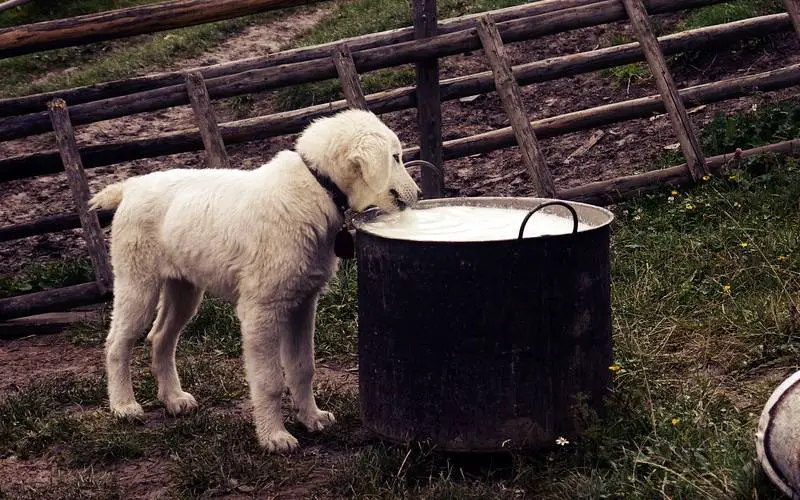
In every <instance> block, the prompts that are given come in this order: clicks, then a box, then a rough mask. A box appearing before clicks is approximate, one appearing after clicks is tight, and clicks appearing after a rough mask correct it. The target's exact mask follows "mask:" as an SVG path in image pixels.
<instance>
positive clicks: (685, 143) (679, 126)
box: [622, 0, 708, 181]
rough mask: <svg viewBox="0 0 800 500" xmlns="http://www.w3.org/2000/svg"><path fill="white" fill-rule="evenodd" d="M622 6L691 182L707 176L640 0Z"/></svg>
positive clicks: (703, 162) (686, 117) (673, 82)
mask: <svg viewBox="0 0 800 500" xmlns="http://www.w3.org/2000/svg"><path fill="white" fill-rule="evenodd" d="M622 3H623V4H625V10H626V11H627V12H628V17H629V18H630V20H631V25H632V26H633V31H634V33H636V38H637V39H638V40H639V44H640V45H641V47H642V50H643V51H644V56H645V58H646V59H647V65H648V66H650V73H652V75H653V80H655V83H656V88H658V91H659V93H661V97H662V98H663V99H664V105H665V107H666V108H667V114H668V115H669V119H670V121H671V122H672V128H673V129H674V130H675V133H676V134H677V135H678V142H679V143H680V145H681V151H682V152H683V156H684V157H685V158H686V163H687V164H688V165H689V171H690V172H691V173H692V177H693V178H694V180H696V181H698V180H700V178H701V177H703V176H704V175H706V174H708V168H707V167H706V162H705V159H704V158H703V150H702V148H701V146H700V141H698V140H697V135H695V133H694V130H693V129H692V122H691V120H690V119H689V115H688V113H686V108H685V107H684V106H683V101H682V100H681V98H680V96H679V95H678V87H677V86H676V85H675V80H673V78H672V74H671V73H670V72H669V69H667V61H666V60H665V59H664V55H663V54H662V53H661V48H660V47H659V45H658V40H657V39H656V36H655V34H653V29H652V27H651V26H650V19H649V18H648V17H647V11H645V9H644V4H642V0H622Z"/></svg>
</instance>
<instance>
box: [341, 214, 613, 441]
mask: <svg viewBox="0 0 800 500" xmlns="http://www.w3.org/2000/svg"><path fill="white" fill-rule="evenodd" d="M544 201H548V200H544V199H533V198H527V199H523V198H516V199H515V198H469V199H447V200H429V201H425V202H422V203H421V206H423V207H424V206H434V205H441V204H469V205H482V206H507V207H515V208H526V209H532V208H534V207H536V206H537V205H538V204H540V203H542V202H544ZM570 204H571V205H572V206H573V207H574V208H575V209H576V211H577V212H578V215H579V217H580V218H581V221H582V222H587V223H589V224H591V225H597V226H598V227H595V228H593V229H590V230H588V231H582V232H579V233H577V234H570V235H561V236H550V237H542V238H529V239H524V240H516V234H512V235H510V237H509V241H495V242H466V243H463V242H459V243H452V242H451V243H437V242H417V241H404V240H391V239H387V238H382V237H378V236H375V235H372V234H369V233H367V232H365V231H364V230H362V229H360V223H362V222H365V221H367V220H369V218H370V217H371V214H369V213H367V214H362V215H361V216H358V217H357V218H356V220H355V224H356V228H357V230H358V231H357V236H356V257H357V262H358V293H359V346H358V347H359V372H360V376H359V380H360V382H359V383H360V395H361V412H362V419H363V422H364V425H365V427H366V428H368V429H370V430H372V431H373V432H375V433H377V434H378V435H380V436H382V437H384V438H387V439H389V440H392V441H403V442H406V441H425V440H428V441H429V442H431V443H432V444H435V445H436V446H437V447H438V448H439V449H442V450H449V451H498V450H501V449H510V448H525V449H537V448H546V447H550V446H553V445H554V444H555V440H556V439H557V438H558V437H560V436H564V437H567V438H569V437H573V436H575V435H576V434H577V433H578V432H580V431H581V430H582V429H583V428H584V426H585V423H586V416H587V415H588V414H591V413H592V412H596V413H600V409H601V407H602V398H603V397H604V396H605V395H606V394H607V391H608V389H609V387H610V382H611V381H610V372H609V370H608V366H609V365H610V364H611V361H612V359H611V356H612V353H611V349H612V344H611V297H610V257H609V225H608V223H609V222H610V221H611V219H612V216H611V214H610V212H607V211H605V210H603V209H600V208H597V207H592V206H589V205H583V204H579V203H570ZM543 210H544V211H546V212H548V213H553V214H558V213H559V211H562V212H564V211H565V210H564V208H561V207H557V206H555V207H548V208H547V209H543Z"/></svg>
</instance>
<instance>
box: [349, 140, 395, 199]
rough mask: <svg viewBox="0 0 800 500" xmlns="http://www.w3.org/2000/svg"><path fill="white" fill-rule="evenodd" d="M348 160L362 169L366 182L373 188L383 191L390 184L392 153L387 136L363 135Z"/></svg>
mask: <svg viewBox="0 0 800 500" xmlns="http://www.w3.org/2000/svg"><path fill="white" fill-rule="evenodd" d="M348 160H350V162H351V164H354V165H356V166H357V167H358V168H359V169H360V170H361V176H362V178H363V179H364V182H366V183H367V186H369V187H370V188H372V189H373V190H375V191H383V190H385V189H386V188H387V187H388V186H389V179H390V177H391V168H390V166H391V155H390V154H389V143H388V141H387V140H386V139H385V138H383V137H381V136H379V135H377V134H368V135H365V136H363V137H361V138H360V139H359V140H358V142H356V143H355V144H354V145H353V147H352V149H351V150H350V154H349V156H348Z"/></svg>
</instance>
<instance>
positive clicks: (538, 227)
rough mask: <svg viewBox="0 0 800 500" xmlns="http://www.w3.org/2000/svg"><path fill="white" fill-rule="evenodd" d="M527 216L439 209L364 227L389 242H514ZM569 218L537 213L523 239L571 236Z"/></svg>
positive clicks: (502, 211) (376, 221) (395, 215)
mask: <svg viewBox="0 0 800 500" xmlns="http://www.w3.org/2000/svg"><path fill="white" fill-rule="evenodd" d="M527 214H528V211H527V210H519V209H507V208H493V207H472V206H458V205H450V206H439V207H432V208H425V209H411V210H404V211H401V212H395V213H391V214H385V215H382V216H380V217H377V218H376V219H374V220H373V221H371V222H369V223H366V224H364V226H363V229H364V230H366V231H369V232H370V233H372V234H375V235H377V236H383V237H385V238H394V239H403V240H413V241H444V242H454V241H502V240H513V239H516V238H517V237H518V235H519V228H520V226H521V225H522V221H523V220H524V219H525V216H526V215H527ZM566 215H567V216H566V217H561V216H558V215H553V214H548V213H544V212H541V211H539V212H536V213H535V214H533V216H532V217H531V218H530V220H529V221H528V223H527V225H526V226H525V232H524V234H523V237H524V238H535V237H538V236H545V235H559V234H569V233H571V232H572V228H573V220H572V217H571V216H569V214H566ZM586 229H589V226H588V225H587V224H584V223H580V222H579V223H578V231H585V230H586Z"/></svg>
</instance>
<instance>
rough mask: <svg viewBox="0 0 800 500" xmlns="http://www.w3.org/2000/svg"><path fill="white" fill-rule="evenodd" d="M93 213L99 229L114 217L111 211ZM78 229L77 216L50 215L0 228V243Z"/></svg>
mask: <svg viewBox="0 0 800 500" xmlns="http://www.w3.org/2000/svg"><path fill="white" fill-rule="evenodd" d="M95 213H96V214H97V218H98V220H99V222H100V226H101V227H105V226H108V225H109V224H111V219H112V218H113V217H114V211H113V210H97V211H95ZM79 227H81V221H80V219H79V218H78V215H77V214H65V215H51V216H48V217H44V218H41V219H39V220H37V221H35V222H28V223H24V224H13V225H11V226H5V227H2V228H0V242H3V241H12V240H19V239H22V238H27V237H29V236H36V235H37V234H47V233H55V232H57V231H65V230H67V229H75V228H79Z"/></svg>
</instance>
